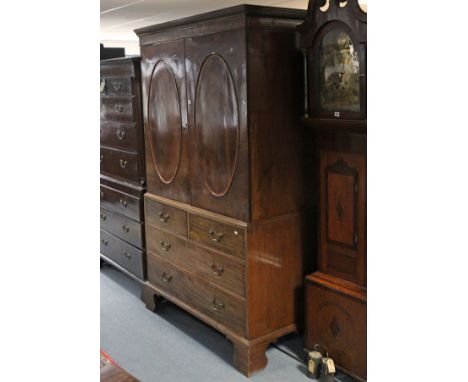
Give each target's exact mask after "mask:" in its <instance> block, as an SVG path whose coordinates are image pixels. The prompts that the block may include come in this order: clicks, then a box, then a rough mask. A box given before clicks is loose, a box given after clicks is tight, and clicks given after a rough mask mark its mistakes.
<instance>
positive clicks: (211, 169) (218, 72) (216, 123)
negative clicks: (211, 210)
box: [195, 54, 239, 196]
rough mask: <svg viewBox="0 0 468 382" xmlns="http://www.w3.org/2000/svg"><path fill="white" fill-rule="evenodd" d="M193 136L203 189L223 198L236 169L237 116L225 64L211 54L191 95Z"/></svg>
mask: <svg viewBox="0 0 468 382" xmlns="http://www.w3.org/2000/svg"><path fill="white" fill-rule="evenodd" d="M195 134H196V145H197V151H198V159H199V161H200V167H201V172H202V176H203V179H204V181H205V185H206V186H207V187H208V189H209V191H210V192H211V193H212V194H213V195H216V196H222V195H224V194H226V193H227V192H228V190H229V187H230V186H231V183H232V180H233V178H234V172H235V169H236V161H237V153H238V141H239V115H238V110H237V97H236V92H235V87H234V81H233V79H232V76H231V73H230V71H229V68H228V66H227V64H226V62H225V61H224V60H223V59H222V58H221V57H220V56H219V55H217V54H212V55H210V56H208V58H207V59H206V60H205V62H204V63H203V65H202V67H201V69H200V75H199V77H198V83H197V90H196V94H195Z"/></svg>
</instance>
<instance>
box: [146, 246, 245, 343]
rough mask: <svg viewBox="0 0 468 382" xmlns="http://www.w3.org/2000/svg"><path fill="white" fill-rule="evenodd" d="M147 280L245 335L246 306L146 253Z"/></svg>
mask: <svg viewBox="0 0 468 382" xmlns="http://www.w3.org/2000/svg"><path fill="white" fill-rule="evenodd" d="M147 265H148V281H149V282H150V283H152V284H153V285H155V286H157V287H159V288H160V289H161V290H163V291H164V292H166V293H168V294H169V295H171V296H174V297H176V298H178V299H180V300H182V301H183V302H185V303H186V304H189V305H190V306H192V307H193V308H194V309H195V310H197V311H199V312H201V313H204V314H206V315H207V316H209V317H211V318H213V319H214V320H216V321H218V322H220V323H221V324H223V325H225V326H227V327H229V328H231V329H232V330H234V331H236V332H237V333H241V334H245V327H246V324H245V303H244V301H242V300H241V299H239V298H236V297H234V296H232V295H230V294H227V293H225V292H222V291H220V290H219V289H217V288H215V287H213V286H211V285H209V284H207V283H205V282H204V281H203V280H201V279H199V278H198V277H196V276H193V275H191V274H188V273H186V272H184V271H182V270H181V269H179V268H177V267H175V266H173V265H171V264H170V263H169V262H167V261H165V260H163V259H161V258H159V257H156V256H153V255H151V254H147Z"/></svg>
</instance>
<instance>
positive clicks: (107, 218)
mask: <svg viewBox="0 0 468 382" xmlns="http://www.w3.org/2000/svg"><path fill="white" fill-rule="evenodd" d="M101 228H102V229H104V230H105V231H107V232H110V233H111V234H113V235H115V236H117V237H118V238H120V239H122V240H125V241H126V242H127V243H130V244H132V245H134V246H136V247H138V248H143V247H144V246H143V243H144V241H143V227H142V224H141V223H139V222H136V221H134V220H132V219H129V218H127V217H126V216H123V215H120V214H118V213H115V212H112V211H110V210H108V209H105V208H102V207H101Z"/></svg>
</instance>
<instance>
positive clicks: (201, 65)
mask: <svg viewBox="0 0 468 382" xmlns="http://www.w3.org/2000/svg"><path fill="white" fill-rule="evenodd" d="M245 58H246V57H245V31H244V30H238V31H229V32H222V33H215V34H210V35H207V36H200V37H193V38H188V39H187V40H186V68H187V89H188V99H189V101H188V104H189V105H188V111H189V130H190V147H191V152H192V155H191V157H192V162H191V163H192V180H191V196H192V204H193V205H194V206H196V207H200V208H204V209H207V210H210V211H213V212H217V213H220V214H222V215H225V216H230V217H233V218H237V219H240V220H243V221H249V219H250V202H249V191H248V190H249V177H248V132H247V92H246V60H245Z"/></svg>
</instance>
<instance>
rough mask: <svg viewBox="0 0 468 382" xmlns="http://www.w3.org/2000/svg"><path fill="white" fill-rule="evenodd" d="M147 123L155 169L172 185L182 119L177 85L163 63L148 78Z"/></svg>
mask: <svg viewBox="0 0 468 382" xmlns="http://www.w3.org/2000/svg"><path fill="white" fill-rule="evenodd" d="M148 124H149V129H150V132H151V134H150V147H151V154H152V156H153V162H154V167H155V169H156V172H157V173H158V175H159V177H160V179H161V180H162V181H163V182H164V183H171V182H172V181H173V180H174V178H175V176H176V174H177V170H178V168H179V163H180V155H181V148H182V120H181V111H180V101H179V90H178V88H177V82H176V79H175V77H174V73H173V72H172V69H171V67H170V66H169V65H168V64H167V63H166V62H164V61H159V62H158V63H157V64H156V66H155V68H154V71H153V75H152V77H151V83H150V89H149V99H148Z"/></svg>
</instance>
